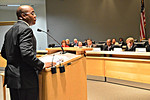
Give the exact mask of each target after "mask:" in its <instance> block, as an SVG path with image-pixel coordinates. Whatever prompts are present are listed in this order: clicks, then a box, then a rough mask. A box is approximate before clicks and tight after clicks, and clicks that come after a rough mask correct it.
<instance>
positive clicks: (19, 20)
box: [18, 20, 30, 26]
mask: <svg viewBox="0 0 150 100" xmlns="http://www.w3.org/2000/svg"><path fill="white" fill-rule="evenodd" d="M18 22H23V23H25V24H26V25H27V26H30V25H29V24H28V23H27V22H25V21H23V20H18Z"/></svg>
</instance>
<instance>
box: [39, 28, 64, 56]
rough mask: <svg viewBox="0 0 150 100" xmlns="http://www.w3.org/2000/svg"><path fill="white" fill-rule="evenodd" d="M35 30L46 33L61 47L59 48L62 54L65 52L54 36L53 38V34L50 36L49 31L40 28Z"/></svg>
mask: <svg viewBox="0 0 150 100" xmlns="http://www.w3.org/2000/svg"><path fill="white" fill-rule="evenodd" d="M37 31H38V32H44V33H46V34H47V35H48V36H49V37H51V38H52V39H53V40H54V41H55V42H57V43H58V44H59V46H60V47H61V50H62V54H65V52H64V49H63V47H62V46H61V44H60V43H59V42H58V41H57V40H56V39H55V38H53V36H51V35H50V34H49V32H46V31H43V30H41V29H39V28H38V29H37Z"/></svg>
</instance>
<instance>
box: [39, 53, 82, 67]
mask: <svg viewBox="0 0 150 100" xmlns="http://www.w3.org/2000/svg"><path fill="white" fill-rule="evenodd" d="M78 56H80V55H75V54H71V53H66V54H61V53H60V52H57V53H53V54H50V55H45V56H42V57H40V58H39V59H40V60H41V61H42V62H56V65H58V64H60V63H62V62H66V61H68V60H71V59H73V58H76V57H78Z"/></svg>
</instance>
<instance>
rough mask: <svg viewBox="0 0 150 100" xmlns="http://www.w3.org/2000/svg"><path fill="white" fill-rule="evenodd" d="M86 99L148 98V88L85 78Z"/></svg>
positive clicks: (127, 99)
mask: <svg viewBox="0 0 150 100" xmlns="http://www.w3.org/2000/svg"><path fill="white" fill-rule="evenodd" d="M87 95H88V100H150V90H144V89H139V88H134V87H129V86H123V85H118V84H112V83H107V82H101V81H93V80H87Z"/></svg>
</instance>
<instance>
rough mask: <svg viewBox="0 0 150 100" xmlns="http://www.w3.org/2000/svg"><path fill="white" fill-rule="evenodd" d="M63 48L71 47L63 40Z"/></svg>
mask: <svg viewBox="0 0 150 100" xmlns="http://www.w3.org/2000/svg"><path fill="white" fill-rule="evenodd" d="M61 46H62V47H69V46H68V45H67V44H66V41H65V40H62V42H61Z"/></svg>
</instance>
